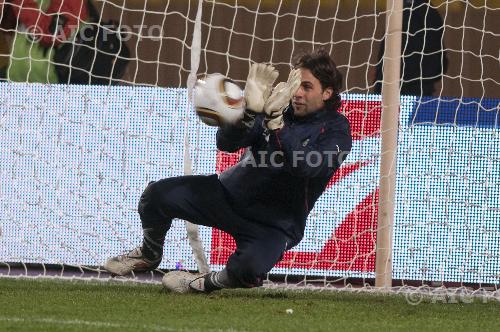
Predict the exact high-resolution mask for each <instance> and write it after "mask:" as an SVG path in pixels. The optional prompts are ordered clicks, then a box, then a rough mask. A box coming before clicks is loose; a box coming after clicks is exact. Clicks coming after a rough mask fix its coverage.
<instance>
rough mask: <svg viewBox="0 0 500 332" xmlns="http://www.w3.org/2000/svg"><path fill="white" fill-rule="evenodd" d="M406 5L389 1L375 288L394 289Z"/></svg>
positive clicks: (381, 124)
mask: <svg viewBox="0 0 500 332" xmlns="http://www.w3.org/2000/svg"><path fill="white" fill-rule="evenodd" d="M402 24H403V3H402V2H401V1H397V0H396V1H393V0H389V1H387V23H386V27H387V28H386V29H387V30H386V31H387V32H386V38H387V42H386V48H385V50H384V82H383V83H382V114H381V120H380V145H381V151H380V194H379V208H378V223H377V245H376V257H375V260H376V266H375V286H377V287H385V288H389V287H391V286H392V231H393V225H394V199H395V197H396V193H395V192H396V162H397V161H396V155H397V153H396V152H397V139H398V129H399V126H398V122H399V121H398V118H399V105H400V103H401V99H400V94H399V86H400V63H401V33H402V29H401V27H402Z"/></svg>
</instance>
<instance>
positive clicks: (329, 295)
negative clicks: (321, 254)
mask: <svg viewBox="0 0 500 332" xmlns="http://www.w3.org/2000/svg"><path fill="white" fill-rule="evenodd" d="M287 309H292V310H293V313H287ZM288 311H289V310H288ZM499 328H500V303H499V302H498V301H489V302H487V303H484V301H483V300H481V299H475V300H474V301H473V302H472V303H442V301H441V302H438V303H432V301H429V300H426V301H424V302H423V303H420V304H419V305H410V304H408V302H407V301H406V299H405V297H404V296H388V295H385V296H384V295H371V294H352V293H338V292H328V291H324V292H311V291H283V290H281V291H280V290H265V289H253V290H224V291H220V292H214V293H212V294H210V295H204V294H187V295H179V294H171V293H166V292H164V291H163V290H162V287H161V286H160V285H155V284H134V283H121V282H85V281H63V280H32V279H6V278H0V331H120V332H122V331H234V332H239V331H405V330H418V331H423V330H429V331H498V330H499Z"/></svg>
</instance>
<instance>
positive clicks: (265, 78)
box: [245, 63, 279, 113]
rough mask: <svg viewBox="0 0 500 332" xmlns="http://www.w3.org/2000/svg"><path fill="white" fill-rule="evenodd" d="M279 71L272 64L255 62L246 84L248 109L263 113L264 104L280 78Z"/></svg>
mask: <svg viewBox="0 0 500 332" xmlns="http://www.w3.org/2000/svg"><path fill="white" fill-rule="evenodd" d="M278 75H279V73H278V71H277V70H276V69H275V68H274V67H273V66H271V65H266V64H264V63H254V64H252V66H251V67H250V71H249V72H248V77H247V82H246V85H245V102H246V109H248V110H250V111H252V112H255V113H262V111H263V110H264V104H265V102H266V100H267V98H269V95H270V94H271V89H272V87H273V83H274V81H276V79H277V78H278Z"/></svg>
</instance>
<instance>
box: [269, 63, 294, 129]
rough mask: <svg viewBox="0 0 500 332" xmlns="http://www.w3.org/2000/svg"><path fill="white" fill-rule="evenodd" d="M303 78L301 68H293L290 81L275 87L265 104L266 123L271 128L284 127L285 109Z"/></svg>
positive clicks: (289, 77) (289, 76)
mask: <svg viewBox="0 0 500 332" xmlns="http://www.w3.org/2000/svg"><path fill="white" fill-rule="evenodd" d="M301 81H302V78H301V74H300V69H292V71H290V74H289V75H288V81H286V83H285V82H281V83H279V84H278V85H276V87H275V88H274V89H273V92H272V93H271V96H270V97H269V98H268V99H267V101H266V103H265V104H264V112H265V114H266V117H265V119H264V125H265V126H266V127H267V128H268V129H270V130H276V129H281V128H283V111H284V110H285V107H287V106H288V104H289V103H290V99H292V96H293V95H294V94H295V92H296V91H297V89H298V88H299V87H300V84H301Z"/></svg>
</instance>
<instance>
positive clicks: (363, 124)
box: [341, 100, 382, 140]
mask: <svg viewBox="0 0 500 332" xmlns="http://www.w3.org/2000/svg"><path fill="white" fill-rule="evenodd" d="M341 110H342V111H341V112H342V114H344V115H345V116H346V117H347V119H348V120H349V123H350V125H351V134H352V139H353V140H360V139H363V138H365V137H374V136H378V135H379V134H380V115H381V112H382V105H381V103H380V102H379V101H365V100H348V101H344V102H343V103H342V106H341Z"/></svg>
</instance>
